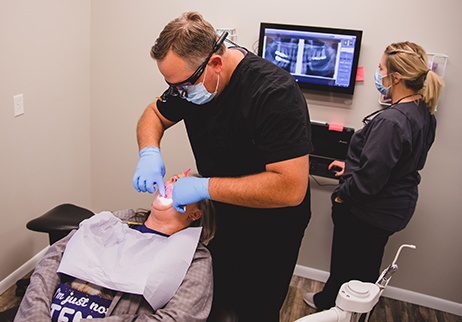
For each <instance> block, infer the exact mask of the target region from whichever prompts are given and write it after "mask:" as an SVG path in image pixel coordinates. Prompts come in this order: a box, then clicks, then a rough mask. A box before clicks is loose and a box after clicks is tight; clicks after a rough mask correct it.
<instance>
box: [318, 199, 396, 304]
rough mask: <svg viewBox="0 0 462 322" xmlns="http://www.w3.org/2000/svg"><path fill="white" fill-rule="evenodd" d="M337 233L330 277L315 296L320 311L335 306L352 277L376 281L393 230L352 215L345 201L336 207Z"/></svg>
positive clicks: (333, 216) (335, 224) (334, 207)
mask: <svg viewBox="0 0 462 322" xmlns="http://www.w3.org/2000/svg"><path fill="white" fill-rule="evenodd" d="M332 220H333V222H334V234H333V240H332V252H331V264H330V276H329V279H328V280H327V282H326V284H325V286H324V288H323V290H322V291H321V292H319V293H317V294H315V296H314V303H315V305H316V307H317V308H318V309H319V310H325V309H329V308H331V307H333V306H335V299H336V298H337V293H338V291H339V290H340V287H341V286H342V284H343V283H345V282H348V281H350V280H353V279H355V280H359V281H362V282H371V283H375V282H376V281H377V279H378V277H379V275H380V265H381V263H382V257H383V252H384V249H385V245H386V244H387V241H388V238H389V237H390V236H391V235H392V234H393V232H390V231H386V230H383V229H381V228H379V227H376V226H374V225H372V224H369V223H368V222H366V221H364V220H362V219H360V218H359V217H357V216H356V215H354V214H352V213H351V212H350V211H349V209H348V208H347V207H345V206H344V205H343V204H337V203H334V205H333V206H332Z"/></svg>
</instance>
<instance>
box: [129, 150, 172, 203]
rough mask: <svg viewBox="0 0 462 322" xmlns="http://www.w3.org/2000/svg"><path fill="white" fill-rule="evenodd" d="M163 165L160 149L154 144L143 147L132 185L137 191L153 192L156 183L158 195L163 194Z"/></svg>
mask: <svg viewBox="0 0 462 322" xmlns="http://www.w3.org/2000/svg"><path fill="white" fill-rule="evenodd" d="M164 175H165V166H164V161H163V160H162V156H161V155H160V150H159V148H158V147H155V146H148V147H145V148H144V149H142V150H141V151H140V160H139V161H138V166H137V167H136V170H135V175H134V176H133V180H132V182H133V187H135V189H136V191H138V192H149V193H154V192H155V191H156V189H155V188H154V185H155V184H157V189H159V195H160V196H162V197H164V196H165V185H164Z"/></svg>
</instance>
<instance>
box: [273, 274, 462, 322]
mask: <svg viewBox="0 0 462 322" xmlns="http://www.w3.org/2000/svg"><path fill="white" fill-rule="evenodd" d="M322 287H323V283H320V282H317V281H312V280H309V279H306V278H303V277H299V276H294V277H293V278H292V281H291V283H290V289H289V293H288V294H287V297H286V300H285V302H284V306H283V307H282V310H281V320H280V322H294V321H295V320H297V319H299V318H301V317H303V316H306V315H308V314H311V313H315V312H316V310H315V309H312V308H311V307H309V306H308V305H306V304H305V302H303V295H304V294H305V293H306V292H319V291H321V290H322ZM421 321H422V322H423V321H425V322H462V317H461V316H456V315H453V314H449V313H446V312H441V311H436V310H433V309H429V308H426V307H422V306H418V305H414V304H410V303H405V302H401V301H396V300H392V299H388V298H385V297H381V298H380V300H379V303H377V305H376V306H375V309H374V313H373V314H372V315H371V317H370V318H369V322H421Z"/></svg>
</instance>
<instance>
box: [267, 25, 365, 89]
mask: <svg viewBox="0 0 462 322" xmlns="http://www.w3.org/2000/svg"><path fill="white" fill-rule="evenodd" d="M361 37H362V31H361V30H349V29H337V28H324V27H313V26H297V25H286V24H277V23H267V22H262V23H260V36H259V44H258V55H259V56H261V57H263V58H265V59H267V60H269V61H271V62H273V63H275V64H276V65H278V66H280V67H281V68H283V69H285V70H287V71H288V72H289V73H290V74H292V75H293V76H294V78H295V80H296V81H297V82H298V84H299V85H300V87H301V88H304V89H310V90H316V91H326V92H333V93H343V94H351V95H352V94H353V92H354V88H355V80H356V70H357V68H358V61H359V52H360V47H361Z"/></svg>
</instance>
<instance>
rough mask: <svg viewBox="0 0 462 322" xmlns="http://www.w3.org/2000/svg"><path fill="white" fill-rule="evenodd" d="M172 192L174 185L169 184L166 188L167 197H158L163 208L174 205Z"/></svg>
mask: <svg viewBox="0 0 462 322" xmlns="http://www.w3.org/2000/svg"><path fill="white" fill-rule="evenodd" d="M172 190H173V184H168V185H166V186H165V197H161V196H158V197H157V199H158V200H159V202H160V203H161V204H162V205H163V206H168V205H171V204H172Z"/></svg>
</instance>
